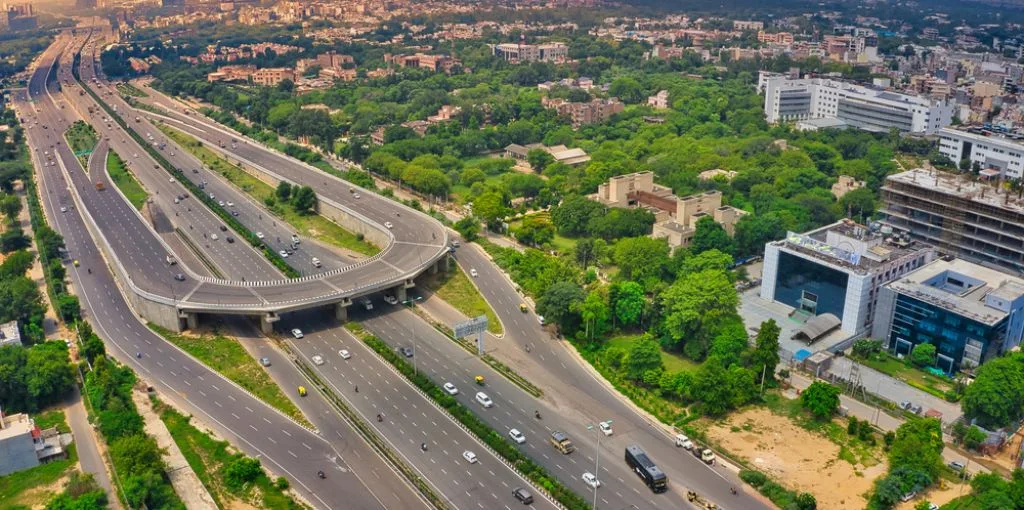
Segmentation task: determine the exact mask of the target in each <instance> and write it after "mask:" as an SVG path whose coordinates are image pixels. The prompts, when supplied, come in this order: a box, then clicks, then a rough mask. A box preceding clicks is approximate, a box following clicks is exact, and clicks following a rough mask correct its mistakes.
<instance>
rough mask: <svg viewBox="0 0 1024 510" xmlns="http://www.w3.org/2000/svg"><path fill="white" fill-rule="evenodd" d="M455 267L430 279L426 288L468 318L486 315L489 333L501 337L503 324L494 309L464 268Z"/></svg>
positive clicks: (426, 283) (426, 282)
mask: <svg viewBox="0 0 1024 510" xmlns="http://www.w3.org/2000/svg"><path fill="white" fill-rule="evenodd" d="M454 266H455V267H454V268H452V269H449V270H448V271H444V272H438V274H437V275H435V276H432V277H430V278H428V279H427V280H426V281H425V282H424V283H425V286H426V288H427V289H428V290H430V291H432V292H434V293H435V294H437V297H439V298H441V299H443V300H445V302H447V303H448V304H450V305H452V306H453V307H455V309H456V310H458V311H460V312H462V313H463V314H465V315H466V317H470V318H472V317H478V316H480V315H486V316H487V331H490V332H491V333H493V334H495V335H500V334H501V333H502V329H501V323H500V322H498V316H497V315H496V314H495V313H494V309H492V308H491V305H490V304H488V303H487V301H486V300H485V299H484V297H483V296H481V295H480V291H479V290H478V289H477V288H476V285H473V282H472V281H470V279H469V277H468V276H466V273H464V272H463V271H462V268H461V267H459V265H458V264H454Z"/></svg>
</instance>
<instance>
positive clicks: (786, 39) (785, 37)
mask: <svg viewBox="0 0 1024 510" xmlns="http://www.w3.org/2000/svg"><path fill="white" fill-rule="evenodd" d="M757 42H761V43H769V44H782V45H785V46H789V45H790V44H793V34H791V33H789V32H776V33H768V32H765V31H764V30H761V31H759V32H758V33H757Z"/></svg>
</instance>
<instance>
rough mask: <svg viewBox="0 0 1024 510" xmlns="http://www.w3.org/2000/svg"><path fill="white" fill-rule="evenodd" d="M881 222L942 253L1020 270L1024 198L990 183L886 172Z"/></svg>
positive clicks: (934, 172) (953, 176) (1023, 266)
mask: <svg viewBox="0 0 1024 510" xmlns="http://www.w3.org/2000/svg"><path fill="white" fill-rule="evenodd" d="M882 202H883V205H882V208H881V212H882V214H883V215H884V216H885V219H884V220H883V223H885V224H886V225H888V226H890V227H892V228H894V229H896V230H899V231H906V232H907V233H909V234H910V235H911V236H912V237H913V238H914V239H919V240H922V241H924V242H926V243H928V244H931V245H933V246H935V247H936V248H938V249H939V250H941V251H942V252H944V253H948V254H951V255H956V256H957V257H960V258H963V259H967V260H970V261H972V262H978V263H980V264H983V265H986V266H990V267H1000V268H1003V269H1004V270H1009V271H1011V272H1014V273H1016V272H1019V271H1024V200H1021V199H1019V198H1018V197H1017V193H1016V192H1013V191H1007V190H1005V189H1000V187H999V186H998V185H995V184H993V183H990V182H981V181H977V180H974V179H971V178H968V177H966V176H962V175H957V174H951V173H947V172H940V171H937V170H924V169H920V168H919V169H915V170H908V171H906V172H902V173H898V174H893V175H890V176H889V177H886V179H885V184H884V185H883V186H882Z"/></svg>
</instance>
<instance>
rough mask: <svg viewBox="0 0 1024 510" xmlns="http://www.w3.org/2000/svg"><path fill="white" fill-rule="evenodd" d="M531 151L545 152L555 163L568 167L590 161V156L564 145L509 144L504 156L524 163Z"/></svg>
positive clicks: (581, 150) (580, 150)
mask: <svg viewBox="0 0 1024 510" xmlns="http://www.w3.org/2000/svg"><path fill="white" fill-rule="evenodd" d="M533 149H541V150H544V151H547V152H548V154H551V155H552V156H553V157H554V158H555V162H557V163H563V164H566V165H569V166H576V165H582V164H583V163H586V162H588V161H590V155H588V154H587V153H586V152H585V151H584V150H583V149H579V148H573V149H570V148H568V147H566V146H564V145H553V146H551V147H547V146H545V145H544V144H541V143H531V144H529V145H519V144H517V143H513V144H510V145H509V146H508V147H505V156H507V157H510V158H514V159H518V160H523V161H525V160H526V156H527V155H528V154H529V153H530V151H531V150H533Z"/></svg>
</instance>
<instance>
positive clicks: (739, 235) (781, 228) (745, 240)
mask: <svg viewBox="0 0 1024 510" xmlns="http://www.w3.org/2000/svg"><path fill="white" fill-rule="evenodd" d="M735 228H736V235H735V238H734V239H735V241H736V252H737V255H740V256H749V255H760V254H762V253H764V245H765V244H766V243H768V242H770V241H774V240H777V239H782V238H783V237H784V236H785V235H786V221H785V219H784V218H783V215H782V214H781V213H778V212H771V213H767V214H747V215H745V216H743V217H742V218H740V220H739V221H738V222H736V227H735Z"/></svg>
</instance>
